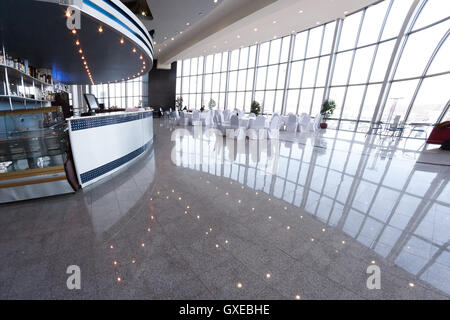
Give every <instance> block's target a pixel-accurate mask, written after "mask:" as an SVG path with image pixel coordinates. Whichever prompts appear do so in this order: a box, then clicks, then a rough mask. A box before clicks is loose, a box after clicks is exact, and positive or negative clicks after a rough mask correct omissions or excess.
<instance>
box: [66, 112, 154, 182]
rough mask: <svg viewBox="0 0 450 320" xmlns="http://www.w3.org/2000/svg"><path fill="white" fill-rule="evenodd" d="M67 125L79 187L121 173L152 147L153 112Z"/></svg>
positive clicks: (100, 117) (111, 115)
mask: <svg viewBox="0 0 450 320" xmlns="http://www.w3.org/2000/svg"><path fill="white" fill-rule="evenodd" d="M67 121H68V123H69V136H70V144H71V147H72V154H73V159H74V163H75V169H76V171H77V177H78V181H79V183H80V185H81V186H82V187H86V186H88V185H90V184H92V183H94V182H96V181H99V180H101V179H103V178H105V177H107V176H109V175H111V174H112V173H114V172H116V171H117V170H120V169H121V168H123V167H124V166H126V165H127V164H128V163H130V162H132V161H134V160H135V159H137V158H138V157H139V156H140V155H142V154H143V153H144V152H145V151H147V150H148V149H149V148H150V147H151V146H152V144H153V111H135V112H117V113H105V114H100V115H96V116H90V117H76V118H69V119H67Z"/></svg>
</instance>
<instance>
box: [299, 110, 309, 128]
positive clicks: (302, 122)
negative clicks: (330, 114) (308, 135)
mask: <svg viewBox="0 0 450 320" xmlns="http://www.w3.org/2000/svg"><path fill="white" fill-rule="evenodd" d="M310 125H311V117H310V116H309V114H306V113H303V114H302V115H301V116H300V119H299V121H298V131H299V132H306V131H309V130H310Z"/></svg>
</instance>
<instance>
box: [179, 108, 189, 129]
mask: <svg viewBox="0 0 450 320" xmlns="http://www.w3.org/2000/svg"><path fill="white" fill-rule="evenodd" d="M178 124H179V125H180V126H187V125H189V118H188V117H186V112H184V111H181V112H180V119H179V120H178Z"/></svg>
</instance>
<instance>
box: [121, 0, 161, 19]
mask: <svg viewBox="0 0 450 320" xmlns="http://www.w3.org/2000/svg"><path fill="white" fill-rule="evenodd" d="M120 1H122V3H123V4H124V5H126V6H127V8H128V9H130V10H131V12H133V13H134V14H135V15H136V16H138V17H139V18H140V19H141V20H153V15H152V12H151V10H150V8H149V7H148V4H147V0H120Z"/></svg>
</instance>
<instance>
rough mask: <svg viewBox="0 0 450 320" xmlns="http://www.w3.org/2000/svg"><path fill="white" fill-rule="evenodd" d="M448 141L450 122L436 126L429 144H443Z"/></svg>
mask: <svg viewBox="0 0 450 320" xmlns="http://www.w3.org/2000/svg"><path fill="white" fill-rule="evenodd" d="M446 140H450V122H448V121H447V122H444V123H441V124H437V125H435V126H434V128H433V131H431V134H430V136H429V137H428V140H427V143H428V144H442V143H443V142H444V141H446Z"/></svg>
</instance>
